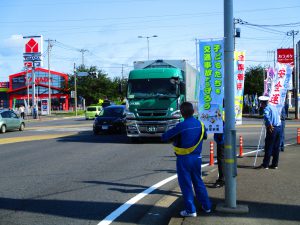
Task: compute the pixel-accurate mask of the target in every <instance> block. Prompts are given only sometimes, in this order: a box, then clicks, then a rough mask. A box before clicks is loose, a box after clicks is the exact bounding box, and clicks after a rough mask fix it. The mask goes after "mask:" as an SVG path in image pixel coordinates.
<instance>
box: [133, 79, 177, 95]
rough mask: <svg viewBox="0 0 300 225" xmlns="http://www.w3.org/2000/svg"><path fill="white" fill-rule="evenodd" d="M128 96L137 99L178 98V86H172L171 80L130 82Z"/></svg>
mask: <svg viewBox="0 0 300 225" xmlns="http://www.w3.org/2000/svg"><path fill="white" fill-rule="evenodd" d="M128 95H134V96H135V97H139V96H140V97H152V96H158V97H164V96H167V97H176V84H172V83H171V82H170V79H169V78H159V79H134V80H129V81H128Z"/></svg>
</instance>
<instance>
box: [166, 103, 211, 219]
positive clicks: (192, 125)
mask: <svg viewBox="0 0 300 225" xmlns="http://www.w3.org/2000/svg"><path fill="white" fill-rule="evenodd" d="M180 112H181V114H182V116H183V118H184V121H183V122H180V123H178V124H177V125H176V127H174V128H172V129H170V130H168V131H167V132H165V133H164V134H163V135H162V140H163V141H168V140H172V141H173V145H174V151H175V154H176V156H177V161H176V170H177V175H178V183H179V186H180V189H181V192H182V195H183V199H184V204H185V210H183V211H181V212H180V215H181V216H183V217H196V216H197V213H196V207H195V204H194V192H193V187H194V191H195V194H196V198H197V199H198V201H199V202H200V203H201V205H202V209H203V210H204V212H206V213H209V212H210V211H211V202H210V200H209V198H208V194H207V190H206V187H205V185H204V183H203V180H202V178H201V164H202V160H201V152H202V143H203V139H206V138H207V134H206V130H205V126H204V124H203V123H202V122H200V121H199V120H197V119H195V118H194V117H193V114H194V109H193V105H192V104H191V103H189V102H184V103H182V104H181V106H180Z"/></svg>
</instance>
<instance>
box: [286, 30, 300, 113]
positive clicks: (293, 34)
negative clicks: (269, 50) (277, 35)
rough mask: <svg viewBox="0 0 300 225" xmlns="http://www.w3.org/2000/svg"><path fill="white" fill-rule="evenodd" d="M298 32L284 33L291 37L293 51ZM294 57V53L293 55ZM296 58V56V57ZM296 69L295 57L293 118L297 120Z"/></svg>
mask: <svg viewBox="0 0 300 225" xmlns="http://www.w3.org/2000/svg"><path fill="white" fill-rule="evenodd" d="M298 33H299V31H298V30H297V31H295V30H291V31H289V32H287V33H286V35H287V36H292V37H293V50H294V51H295V35H298ZM294 55H295V53H294ZM296 57H297V55H296ZM296 69H297V65H296V63H295V57H294V79H293V80H294V100H295V118H296V119H298V118H299V117H298V114H297V107H298V90H297V88H296V86H297V84H296V83H297V76H296Z"/></svg>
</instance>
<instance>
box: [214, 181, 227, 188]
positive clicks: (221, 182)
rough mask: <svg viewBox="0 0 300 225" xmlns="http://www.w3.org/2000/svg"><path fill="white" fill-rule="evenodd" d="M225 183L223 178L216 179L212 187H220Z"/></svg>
mask: <svg viewBox="0 0 300 225" xmlns="http://www.w3.org/2000/svg"><path fill="white" fill-rule="evenodd" d="M224 185H225V182H224V181H223V180H217V181H216V183H214V185H213V187H214V188H221V187H223V186H224Z"/></svg>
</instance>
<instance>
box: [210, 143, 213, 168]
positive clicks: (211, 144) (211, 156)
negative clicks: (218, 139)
mask: <svg viewBox="0 0 300 225" xmlns="http://www.w3.org/2000/svg"><path fill="white" fill-rule="evenodd" d="M209 165H210V166H213V165H214V142H213V141H211V142H210V151H209Z"/></svg>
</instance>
